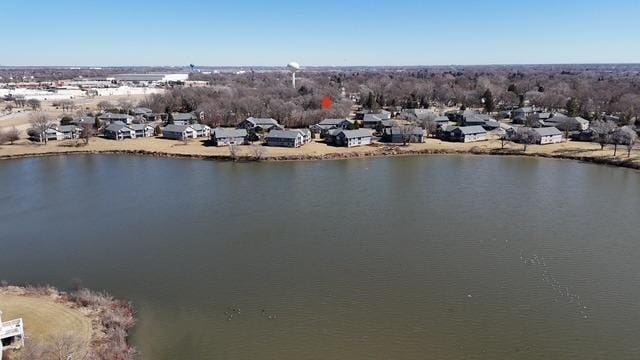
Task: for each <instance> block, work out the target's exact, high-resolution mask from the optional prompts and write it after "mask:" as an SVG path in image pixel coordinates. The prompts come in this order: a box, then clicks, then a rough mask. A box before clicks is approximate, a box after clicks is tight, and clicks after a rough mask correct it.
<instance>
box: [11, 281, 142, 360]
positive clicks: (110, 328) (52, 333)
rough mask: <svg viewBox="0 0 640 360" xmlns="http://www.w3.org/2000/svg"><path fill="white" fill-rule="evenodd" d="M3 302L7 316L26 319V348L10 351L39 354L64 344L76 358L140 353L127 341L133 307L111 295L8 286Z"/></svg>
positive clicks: (40, 287) (127, 356) (132, 355)
mask: <svg viewBox="0 0 640 360" xmlns="http://www.w3.org/2000/svg"><path fill="white" fill-rule="evenodd" d="M0 306H2V308H1V309H0V310H2V311H4V315H5V318H6V319H5V320H10V319H9V318H23V320H24V328H25V333H24V334H25V338H26V340H25V343H24V348H21V349H19V350H11V351H7V355H11V354H12V353H13V352H15V353H17V354H20V355H23V356H26V358H39V357H41V356H42V355H43V354H46V353H47V352H48V351H51V348H52V347H53V348H58V347H60V345H62V344H64V345H65V348H66V349H67V351H68V352H69V355H72V354H73V355H74V357H75V355H78V356H86V357H91V356H95V358H99V359H106V358H119V359H132V358H133V357H134V356H135V355H136V350H135V349H134V348H133V347H132V346H131V345H130V344H129V343H128V341H127V338H128V337H129V336H130V335H131V334H130V332H131V330H132V329H133V327H134V325H135V322H136V319H135V315H134V310H133V307H132V305H131V303H130V302H128V301H124V300H118V299H115V298H113V297H112V296H111V295H108V294H106V293H101V292H94V291H91V290H88V289H79V290H77V291H71V292H67V291H62V290H58V289H56V288H54V287H51V286H30V285H26V286H11V285H4V284H3V285H0ZM92 358H93V357H92Z"/></svg>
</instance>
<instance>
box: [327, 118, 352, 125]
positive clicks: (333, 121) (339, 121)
mask: <svg viewBox="0 0 640 360" xmlns="http://www.w3.org/2000/svg"><path fill="white" fill-rule="evenodd" d="M345 121H348V122H349V123H351V124H353V120H349V119H324V120H322V121H320V122H319V123H318V125H320V126H323V125H333V126H337V125H340V124H342V123H343V122H345Z"/></svg>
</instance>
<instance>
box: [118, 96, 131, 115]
mask: <svg viewBox="0 0 640 360" xmlns="http://www.w3.org/2000/svg"><path fill="white" fill-rule="evenodd" d="M118 106H119V107H120V109H121V110H122V111H123V112H124V113H127V114H128V113H129V112H130V111H131V109H133V104H132V103H131V101H129V100H126V99H123V100H120V101H119V102H118Z"/></svg>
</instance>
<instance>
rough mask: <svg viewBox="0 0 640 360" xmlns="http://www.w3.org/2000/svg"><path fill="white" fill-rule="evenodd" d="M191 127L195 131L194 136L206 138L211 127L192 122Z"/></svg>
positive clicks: (209, 133) (209, 134)
mask: <svg viewBox="0 0 640 360" xmlns="http://www.w3.org/2000/svg"><path fill="white" fill-rule="evenodd" d="M191 128H192V129H193V130H194V131H195V132H196V137H206V138H208V137H209V136H211V128H210V127H209V126H208V125H203V124H192V125H191Z"/></svg>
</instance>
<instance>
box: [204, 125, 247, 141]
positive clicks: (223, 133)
mask: <svg viewBox="0 0 640 360" xmlns="http://www.w3.org/2000/svg"><path fill="white" fill-rule="evenodd" d="M246 136H247V130H245V129H232V128H229V129H225V128H220V127H219V128H215V129H213V130H211V137H214V138H216V139H222V138H236V137H246Z"/></svg>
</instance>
